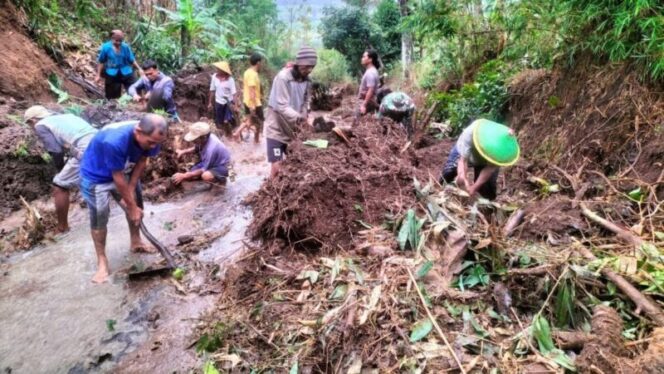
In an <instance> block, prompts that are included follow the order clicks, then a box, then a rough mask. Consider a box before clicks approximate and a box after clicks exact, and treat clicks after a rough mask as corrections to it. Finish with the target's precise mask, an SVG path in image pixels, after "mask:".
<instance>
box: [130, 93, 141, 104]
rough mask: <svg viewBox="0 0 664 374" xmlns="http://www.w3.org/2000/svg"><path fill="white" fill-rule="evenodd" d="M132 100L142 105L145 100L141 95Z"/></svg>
mask: <svg viewBox="0 0 664 374" xmlns="http://www.w3.org/2000/svg"><path fill="white" fill-rule="evenodd" d="M132 99H133V100H134V101H135V102H137V103H140V102H141V100H143V98H142V97H141V95H138V94H137V95H134V97H133V98H132Z"/></svg>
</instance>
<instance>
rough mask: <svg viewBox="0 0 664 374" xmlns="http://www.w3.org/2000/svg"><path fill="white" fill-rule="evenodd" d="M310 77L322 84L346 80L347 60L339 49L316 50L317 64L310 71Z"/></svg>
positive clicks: (348, 77)
mask: <svg viewBox="0 0 664 374" xmlns="http://www.w3.org/2000/svg"><path fill="white" fill-rule="evenodd" d="M311 78H312V79H313V80H314V81H316V82H320V83H322V84H324V85H330V84H332V83H339V82H348V81H350V80H351V78H350V76H349V75H348V62H346V59H345V58H344V56H343V55H342V54H341V53H339V51H337V50H334V49H320V50H318V64H317V65H316V68H315V69H314V71H313V72H312V73H311Z"/></svg>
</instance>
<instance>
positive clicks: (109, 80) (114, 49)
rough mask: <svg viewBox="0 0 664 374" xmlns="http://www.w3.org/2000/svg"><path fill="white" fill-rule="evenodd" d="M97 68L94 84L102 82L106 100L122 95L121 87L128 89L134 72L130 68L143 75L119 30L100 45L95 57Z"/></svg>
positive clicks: (132, 80) (113, 32) (132, 81)
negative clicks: (102, 79) (97, 54)
mask: <svg viewBox="0 0 664 374" xmlns="http://www.w3.org/2000/svg"><path fill="white" fill-rule="evenodd" d="M97 62H98V63H99V66H98V68H97V77H96V78H95V82H99V81H100V80H101V78H102V77H103V78H105V80H104V90H105V94H106V98H107V99H109V100H110V99H117V98H119V97H120V96H121V95H122V86H124V88H125V90H128V89H129V86H131V85H132V84H133V83H134V80H135V79H134V70H133V69H132V66H133V67H134V68H136V70H138V72H139V73H140V74H141V76H142V75H143V71H142V70H141V67H140V66H138V62H137V61H136V58H135V57H134V52H133V51H132V50H131V47H129V44H127V43H125V42H124V33H123V32H122V31H121V30H113V31H111V40H109V41H107V42H106V43H104V44H102V46H101V48H99V56H98V57H97Z"/></svg>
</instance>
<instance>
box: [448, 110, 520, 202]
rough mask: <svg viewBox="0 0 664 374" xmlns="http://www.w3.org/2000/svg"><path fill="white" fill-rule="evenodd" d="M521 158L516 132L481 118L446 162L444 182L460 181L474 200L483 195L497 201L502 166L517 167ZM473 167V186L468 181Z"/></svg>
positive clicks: (460, 139)
mask: <svg viewBox="0 0 664 374" xmlns="http://www.w3.org/2000/svg"><path fill="white" fill-rule="evenodd" d="M518 159H519V143H518V142H517V140H516V137H515V135H514V131H513V130H512V129H510V128H508V127H507V126H504V125H501V124H499V123H496V122H493V121H489V120H486V119H478V120H476V121H473V123H471V124H470V125H469V126H468V127H466V128H465V129H464V130H463V132H462V133H461V135H460V136H459V139H458V140H457V142H456V144H455V145H454V147H453V148H452V151H451V152H450V155H449V157H448V159H447V162H445V166H444V167H443V175H442V177H441V181H440V183H443V181H445V182H447V183H452V181H456V184H457V186H459V187H460V188H462V189H464V190H466V191H468V193H469V194H470V196H471V197H474V196H475V195H476V194H477V193H479V194H480V195H481V196H482V197H484V198H486V199H489V200H493V199H495V198H496V189H497V183H496V182H497V180H498V171H499V169H500V167H501V166H510V165H513V164H514V163H516V161H517V160H518ZM469 166H472V167H473V168H474V175H475V181H474V182H473V183H472V184H470V183H469V182H468V179H467V173H468V167H469Z"/></svg>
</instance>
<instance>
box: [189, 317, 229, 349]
mask: <svg viewBox="0 0 664 374" xmlns="http://www.w3.org/2000/svg"><path fill="white" fill-rule="evenodd" d="M227 332H228V326H226V325H225V324H223V323H221V322H217V324H216V325H215V326H214V328H213V329H212V331H210V332H208V333H204V334H203V335H202V336H201V337H200V338H199V339H198V342H197V343H196V352H198V353H203V352H210V353H212V352H214V351H216V350H217V349H219V348H221V346H222V345H223V342H224V338H225V336H226V333H227Z"/></svg>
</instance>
